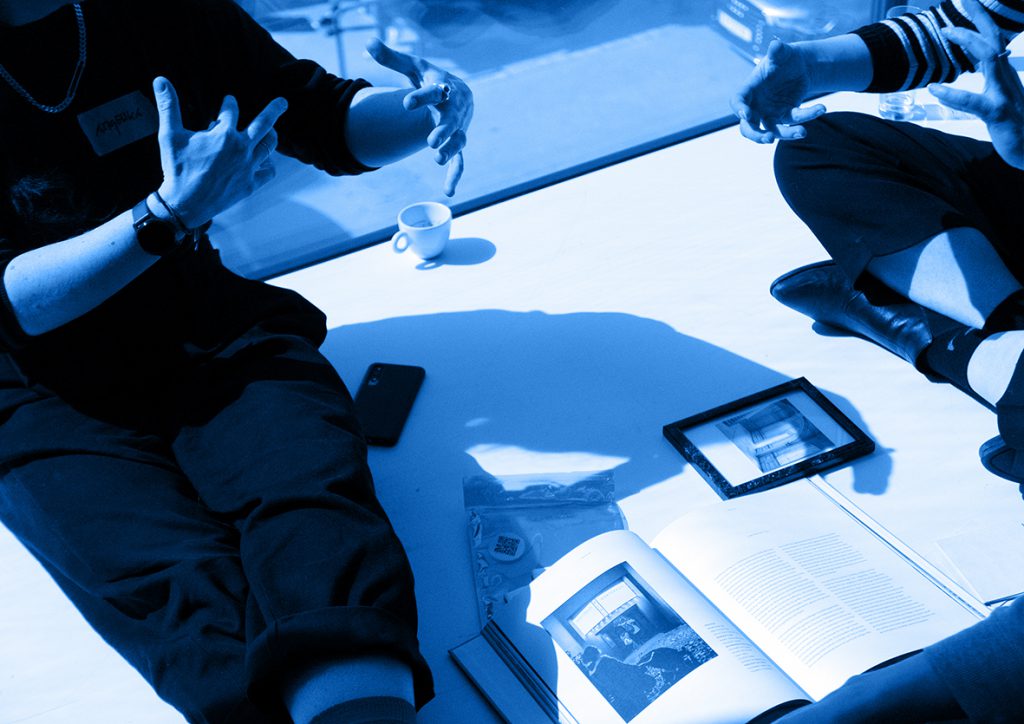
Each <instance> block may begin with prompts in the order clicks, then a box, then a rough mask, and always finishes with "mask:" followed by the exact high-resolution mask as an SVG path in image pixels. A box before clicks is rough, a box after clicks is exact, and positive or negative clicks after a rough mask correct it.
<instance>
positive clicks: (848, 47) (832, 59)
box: [793, 34, 873, 95]
mask: <svg viewBox="0 0 1024 724" xmlns="http://www.w3.org/2000/svg"><path fill="white" fill-rule="evenodd" d="M793 47H794V48H796V49H797V50H799V51H800V53H801V54H803V55H804V57H805V60H806V63H807V67H808V71H809V78H808V80H809V83H810V88H809V91H810V95H819V94H821V93H832V92H835V91H862V90H864V89H865V88H867V87H868V85H870V83H871V77H872V72H873V69H872V65H871V54H870V52H868V46H867V45H866V44H865V43H864V41H863V40H862V39H861V38H860V37H859V36H857V35H852V34H846V35H836V36H834V37H831V38H822V39H821V40H807V41H803V42H798V43H793Z"/></svg>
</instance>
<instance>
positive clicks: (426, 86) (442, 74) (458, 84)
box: [366, 39, 473, 196]
mask: <svg viewBox="0 0 1024 724" xmlns="http://www.w3.org/2000/svg"><path fill="white" fill-rule="evenodd" d="M366 50H367V51H368V52H369V53H370V56H371V57H372V58H373V59H374V60H375V61H377V62H378V63H380V64H381V65H382V66H384V67H385V68H390V69H391V70H394V71H396V72H398V73H401V74H402V75H404V76H405V77H406V78H408V79H409V80H410V81H411V82H412V84H413V86H414V88H415V90H413V91H412V92H410V93H409V94H408V95H407V96H405V99H404V100H403V106H404V107H405V108H406V110H410V111H411V110H414V109H416V108H421V107H424V106H425V107H427V108H428V109H429V111H430V116H431V118H432V119H433V122H434V129H433V130H432V131H431V132H430V134H429V135H428V136H427V145H428V146H429V147H430V148H433V149H435V152H434V160H435V161H436V162H437V163H438V164H439V165H441V166H444V165H446V164H447V165H448V172H447V175H446V177H445V183H444V193H445V195H446V196H451V195H453V194H454V193H455V187H456V186H457V185H458V183H459V179H460V178H462V172H463V168H464V165H465V164H464V161H463V158H462V149H463V148H465V146H466V140H467V139H466V129H467V128H469V123H470V121H471V120H473V91H471V90H470V89H469V86H468V85H466V83H465V81H463V80H462V79H461V78H459V77H458V76H455V75H452V74H451V73H448V72H447V71H445V70H442V69H441V68H438V67H437V66H435V65H434V64H433V63H429V62H427V61H426V60H424V59H423V58H417V57H415V56H412V55H408V54H406V53H400V52H398V51H396V50H392V49H391V48H389V47H388V46H386V45H384V43H382V42H381V41H379V40H376V39H374V40H371V41H370V42H369V43H368V44H367V46H366Z"/></svg>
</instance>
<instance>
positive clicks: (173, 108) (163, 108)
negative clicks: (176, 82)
mask: <svg viewBox="0 0 1024 724" xmlns="http://www.w3.org/2000/svg"><path fill="white" fill-rule="evenodd" d="M153 95H154V97H155V98H156V110H157V115H158V117H159V120H160V130H161V131H165V132H170V133H173V132H175V131H181V130H183V126H182V122H181V104H180V103H179V102H178V93H177V92H176V91H175V90H174V86H173V85H171V81H169V80H167V79H166V78H164V77H162V76H161V77H157V78H155V79H154V80H153Z"/></svg>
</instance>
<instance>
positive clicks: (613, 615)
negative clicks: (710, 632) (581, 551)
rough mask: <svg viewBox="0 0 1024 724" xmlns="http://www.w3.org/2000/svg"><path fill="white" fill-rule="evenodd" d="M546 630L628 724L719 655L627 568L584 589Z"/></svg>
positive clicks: (548, 620)
mask: <svg viewBox="0 0 1024 724" xmlns="http://www.w3.org/2000/svg"><path fill="white" fill-rule="evenodd" d="M543 626H544V628H545V630H547V632H548V633H549V634H551V637H552V638H553V639H554V640H555V642H556V643H557V644H558V645H559V646H560V647H561V648H562V650H563V651H565V653H566V654H567V655H568V656H569V658H571V659H572V660H573V661H574V662H576V665H577V666H578V667H579V668H580V671H582V672H583V673H584V674H586V676H587V677H588V678H589V679H590V681H591V683H592V684H593V685H594V687H595V688H596V689H597V690H598V691H599V692H601V695H602V696H603V697H604V698H605V699H606V700H607V701H608V703H609V704H611V705H612V707H613V708H614V709H615V711H616V712H617V713H618V714H619V716H621V717H622V718H623V719H625V720H626V721H630V720H632V719H633V718H634V717H636V716H637V714H639V713H640V712H641V711H643V710H644V709H646V708H647V707H648V706H649V705H650V704H651V703H652V702H654V701H655V700H656V699H658V697H660V696H662V695H663V694H664V693H665V692H666V691H668V690H669V689H670V688H671V687H672V685H673V684H675V683H676V682H678V681H680V680H681V679H682V678H684V677H685V676H687V675H688V674H689V673H690V672H692V671H693V670H694V669H696V668H697V667H699V666H701V665H702V664H705V663H707V662H708V661H710V660H711V659H713V658H715V657H716V656H717V655H718V654H717V653H716V652H715V650H714V649H712V648H711V647H710V646H709V645H708V644H707V642H705V641H704V639H702V638H701V637H700V635H699V634H697V632H695V631H694V630H693V629H692V628H691V627H690V626H689V625H688V624H687V623H686V622H685V621H684V620H683V619H682V618H680V617H679V614H677V613H676V612H675V611H673V610H672V609H671V608H670V607H669V606H668V604H666V603H665V602H664V601H663V600H662V599H661V598H660V597H659V596H658V595H657V594H656V593H655V592H654V591H653V590H651V589H650V588H649V587H648V586H647V584H646V583H644V582H643V579H641V578H640V577H639V576H638V575H637V574H636V572H635V571H634V570H633V568H632V567H631V566H630V565H629V564H627V563H622V564H620V565H618V566H616V567H615V568H612V569H610V570H608V571H606V572H605V573H603V574H601V575H600V576H598V577H597V578H595V579H594V580H593V581H591V582H590V583H589V584H587V585H586V586H584V587H583V588H582V589H581V590H580V591H579V592H578V593H576V595H574V596H573V597H572V598H570V599H569V600H568V601H566V602H565V603H564V604H563V605H562V606H561V607H559V608H558V610H557V611H555V612H554V613H553V614H552V615H551V616H549V617H548V618H546V619H545V620H544V622H543Z"/></svg>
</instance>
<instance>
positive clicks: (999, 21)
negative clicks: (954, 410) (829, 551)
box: [733, 0, 1024, 724]
mask: <svg viewBox="0 0 1024 724" xmlns="http://www.w3.org/2000/svg"><path fill="white" fill-rule="evenodd" d="M1021 30H1024V12H1022V8H1021V6H1020V3H1019V2H1017V1H1016V0H1012V1H1011V0H986V3H985V7H983V6H982V5H981V4H980V3H979V2H977V0H955V1H951V0H946V1H945V2H942V3H941V4H939V5H935V6H932V7H929V8H927V9H925V10H924V11H922V12H919V13H916V14H911V15H904V16H902V17H900V18H897V19H893V20H886V21H883V22H879V23H874V24H871V25H868V26H866V27H863V28H860V29H858V30H855V31H854V32H852V33H848V34H845V35H839V36H835V37H831V38H825V39H822V40H815V41H807V42H800V43H793V44H791V45H788V44H785V43H781V42H779V41H773V42H772V44H771V46H770V47H769V49H768V53H767V55H766V57H765V58H764V59H763V60H762V61H761V63H760V64H759V65H758V66H757V68H756V69H755V70H754V72H753V73H752V74H751V76H750V78H749V80H748V81H747V83H746V84H745V85H744V86H743V88H741V90H740V91H739V93H738V94H737V95H736V97H735V98H734V100H733V109H734V111H735V113H736V115H737V116H738V117H739V119H740V130H741V132H742V134H743V135H744V136H745V137H747V138H749V139H751V140H753V141H756V142H759V143H771V142H773V141H775V140H779V141H782V142H783V143H781V144H780V145H779V147H778V149H777V151H776V156H775V168H776V175H777V178H778V182H779V186H780V188H781V190H782V193H783V195H784V197H785V198H786V200H787V202H788V203H789V204H790V206H791V207H792V208H793V210H794V211H795V212H796V213H797V215H798V216H799V217H800V218H801V219H802V220H803V221H804V222H805V223H806V224H807V225H808V226H809V227H810V229H811V230H812V231H813V232H814V234H815V235H816V236H817V238H818V239H819V240H820V241H821V243H822V244H823V245H824V246H825V248H826V249H827V250H828V252H829V254H830V255H831V256H832V258H833V261H831V262H826V263H818V264H812V265H810V266H807V267H803V268H800V269H797V270H795V271H793V272H790V273H788V274H786V275H784V276H782V277H780V278H779V279H777V280H776V281H775V282H774V283H773V284H772V289H771V292H772V295H773V296H774V297H775V298H776V299H778V300H779V301H781V302H782V303H784V304H786V305H788V306H790V307H792V308H794V309H796V310H798V311H800V312H802V313H804V314H806V315H808V316H810V317H811V318H813V319H815V320H817V321H820V322H825V323H827V324H830V325H833V326H835V327H839V328H842V329H845V330H847V331H850V332H853V333H855V334H859V335H861V336H864V337H866V338H868V339H870V340H872V341H874V342H876V343H877V344H879V345H881V346H883V347H884V348H886V349H888V350H890V351H892V352H894V353H895V354H897V355H899V356H901V357H903V358H904V359H906V360H907V361H909V362H911V363H912V364H914V365H916V366H917V367H918V369H920V370H921V371H922V372H924V373H926V374H928V375H929V376H931V377H933V378H936V379H945V380H947V381H949V382H952V383H953V384H954V385H956V386H958V387H959V388H960V389H962V390H964V391H965V392H967V393H968V394H970V395H972V396H974V397H975V398H977V399H979V400H981V401H982V402H984V403H986V404H988V405H990V406H992V407H994V409H995V410H996V412H997V415H998V422H999V430H1000V436H999V437H997V438H995V439H994V440H991V441H989V442H987V443H985V444H984V445H983V446H982V448H981V458H982V462H983V463H984V464H985V466H986V467H987V468H988V469H989V470H991V471H992V472H994V473H996V474H997V475H1000V476H1002V477H1005V478H1008V479H1010V480H1013V481H1016V482H1020V481H1022V480H1024V363H1022V361H1021V357H1022V353H1024V287H1022V284H1021V280H1022V279H1024V247H1021V244H1020V240H1021V238H1022V237H1024V215H1022V214H1021V212H1020V210H1019V209H1018V208H1017V206H1018V205H1019V204H1020V200H1021V199H1022V198H1024V170H1022V169H1024V87H1022V85H1021V82H1020V79H1019V77H1018V75H1017V73H1016V72H1015V71H1014V70H1013V68H1012V67H1011V65H1010V63H1009V60H1008V58H1007V56H1008V53H1007V52H1006V43H1007V41H1008V39H1009V38H1011V37H1012V36H1013V35H1014V34H1016V33H1019V32H1020V31H1021ZM975 68H980V69H981V71H982V72H983V73H984V75H985V89H984V91H983V92H982V93H980V94H975V93H968V92H965V91H960V90H955V89H950V88H947V87H945V86H941V85H931V86H930V87H931V89H932V92H933V93H934V94H935V96H936V97H937V98H938V99H939V100H940V101H942V102H943V103H944V104H946V105H948V106H950V107H952V108H955V109H958V110H962V111H967V112H970V113H973V114H975V115H977V116H978V117H979V118H981V119H982V120H983V121H985V123H986V124H987V126H988V130H989V133H990V135H991V138H992V141H991V142H981V141H976V140H972V139H968V138H961V137H958V136H953V135H950V134H946V133H942V132H940V131H936V130H931V129H926V128H921V127H918V126H916V125H914V124H911V123H897V122H891V121H886V120H881V119H878V118H874V117H871V116H867V115H862V114H855V113H834V114H828V115H824V113H825V108H824V107H823V106H822V105H820V104H816V105H813V106H811V107H808V108H801V107H800V105H801V104H802V103H803V102H804V101H806V100H807V99H808V98H810V97H812V96H815V95H817V94H820V93H824V92H828V91H838V90H852V91H870V92H889V91H896V90H899V89H903V88H913V87H921V86H925V85H929V84H935V83H939V82H949V81H951V80H953V79H954V78H955V77H957V76H958V75H959V74H960V73H962V72H964V71H972V70H974V69H975ZM965 714H966V715H967V716H969V717H970V720H971V721H978V722H1010V721H1024V605H1020V604H1014V605H1010V606H1006V607H1003V608H1001V609H998V610H996V611H995V612H994V613H993V615H992V616H991V617H989V618H988V619H986V620H985V621H983V622H981V623H979V624H977V625H975V626H972V627H971V628H969V629H967V630H965V631H963V632H961V633H959V634H957V635H955V636H952V637H950V638H948V639H946V640H944V641H941V642H939V643H937V644H935V645H933V646H930V647H928V648H926V649H925V650H924V651H923V652H922V653H921V654H919V655H913V656H910V657H908V658H906V659H904V660H902V661H900V662H898V663H895V664H893V665H892V666H889V667H885V668H883V669H879V670H877V671H873V672H871V673H868V674H864V675H862V676H859V677H855V678H854V679H851V680H850V681H849V682H847V683H846V684H845V685H844V686H843V687H841V688H840V689H839V690H837V691H836V692H834V693H833V694H831V695H830V696H828V697H826V698H825V699H824V700H822V701H821V702H819V703H817V704H814V705H811V706H808V707H805V708H803V709H799V710H797V711H796V712H794V713H792V714H789V715H788V716H787V717H784V718H783V719H782V720H781V721H785V722H786V724H791V723H792V724H798V723H800V722H826V721H828V722H832V721H844V722H867V721H899V722H922V721H939V720H947V719H949V718H956V717H963V716H964V715H965Z"/></svg>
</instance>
